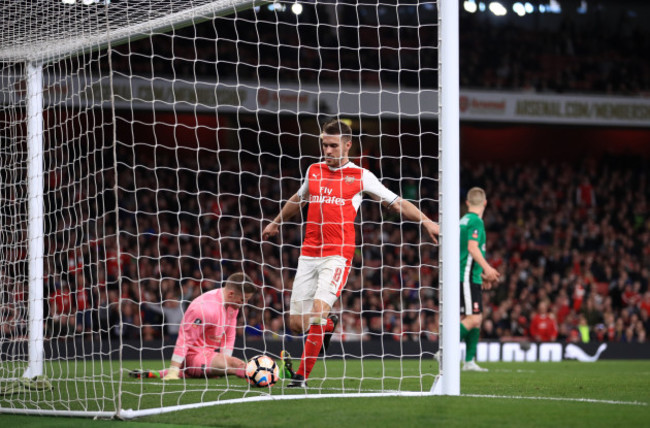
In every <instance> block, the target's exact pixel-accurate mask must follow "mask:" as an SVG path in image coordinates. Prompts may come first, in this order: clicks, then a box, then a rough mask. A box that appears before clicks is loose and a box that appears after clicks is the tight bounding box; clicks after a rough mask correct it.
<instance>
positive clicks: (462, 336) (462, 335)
mask: <svg viewBox="0 0 650 428" xmlns="http://www.w3.org/2000/svg"><path fill="white" fill-rule="evenodd" d="M467 333H469V330H467V327H465V324H463V323H460V341H461V342H462V341H464V340H465V338H466V337H467Z"/></svg>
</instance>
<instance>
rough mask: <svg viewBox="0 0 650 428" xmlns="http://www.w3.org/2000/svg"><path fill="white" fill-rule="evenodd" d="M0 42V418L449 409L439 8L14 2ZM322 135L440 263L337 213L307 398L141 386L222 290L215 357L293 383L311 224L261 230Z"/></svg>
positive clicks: (445, 124) (359, 202)
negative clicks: (269, 406)
mask: <svg viewBox="0 0 650 428" xmlns="http://www.w3.org/2000/svg"><path fill="white" fill-rule="evenodd" d="M0 27H1V31H0V103H1V107H2V108H1V109H0V121H1V122H2V129H3V131H2V134H1V135H0V164H1V170H0V281H1V284H2V287H1V289H0V290H1V293H0V346H1V347H2V353H1V359H0V412H11V413H34V414H61V415H68V416H88V417H101V418H113V417H117V418H133V417H138V416H144V415H150V414H157V413H162V412H168V411H173V410H179V409H187V408H193V407H198V406H209V405H215V404H222V403H235V402H245V401H251V400H282V399H300V398H305V397H310V398H312V397H331V396H338V397H341V396H360V395H366V396H375V395H376V396H382V395H402V396H415V395H436V394H449V395H457V394H459V392H460V387H459V383H460V382H459V379H460V376H459V367H458V364H457V363H458V360H459V358H458V355H459V336H458V335H459V332H458V329H459V328H458V325H459V315H458V307H459V305H458V298H459V296H458V291H457V290H458V288H457V287H458V286H457V284H458V282H459V280H458V278H459V273H458V272H457V269H458V263H457V260H458V254H459V249H458V218H459V206H458V205H459V204H458V201H459V198H458V195H459V191H458V174H459V166H458V163H459V160H458V139H459V135H458V41H457V32H458V3H457V2H451V1H447V0H439V1H438V2H417V1H412V0H382V1H380V2H371V1H367V2H366V1H362V2H358V1H351V0H350V1H348V0H315V1H312V0H305V1H295V2H294V1H291V2H284V1H281V2H280V1H279V2H250V1H237V0H221V1H208V0H192V1H169V0H122V1H116V0H113V1H111V0H44V1H38V2H33V1H26V0H25V1H22V0H18V1H11V2H3V4H2V6H0ZM331 119H338V120H339V121H340V122H341V123H344V124H345V125H347V126H349V128H350V129H351V132H352V144H351V147H350V151H349V160H350V162H351V164H350V165H352V166H354V168H357V167H359V168H365V169H366V170H367V171H368V172H369V173H370V174H372V175H374V176H376V177H377V179H378V183H379V185H383V186H385V187H386V188H387V189H388V190H389V191H391V192H393V193H395V194H396V195H399V196H400V197H401V198H402V199H403V200H405V201H409V202H410V203H412V204H413V206H415V207H416V208H417V209H419V210H420V211H421V212H422V213H424V214H425V215H426V216H428V217H429V218H431V219H433V220H435V221H437V222H439V223H440V226H441V231H440V236H439V237H438V238H437V242H434V240H433V239H432V238H431V237H430V236H429V235H428V234H427V232H426V229H425V228H424V227H423V224H422V221H417V220H413V219H410V218H408V216H407V215H405V214H404V212H400V211H399V210H395V209H393V207H391V206H390V204H388V203H385V201H384V203H382V201H378V200H375V199H374V198H373V197H370V196H369V195H367V194H366V195H365V196H364V193H363V192H362V193H360V194H358V195H357V196H354V198H352V196H350V197H349V199H354V202H350V203H351V204H353V205H354V207H355V209H358V211H356V213H355V214H354V215H355V216H353V218H354V221H353V227H354V229H355V233H356V235H355V236H356V239H355V240H354V252H353V255H351V256H350V257H349V261H348V262H349V275H348V277H347V281H344V287H343V289H342V291H341V292H340V294H339V295H337V297H336V300H335V302H334V304H333V305H332V308H331V314H333V315H335V316H336V317H337V323H336V325H335V328H334V331H333V332H332V335H331V342H330V343H329V346H328V347H327V348H326V349H324V350H323V352H322V353H321V355H320V356H319V358H318V360H317V361H316V363H315V365H314V368H313V371H312V372H311V374H310V376H309V379H308V384H307V385H308V386H306V387H303V388H287V387H286V386H287V385H288V383H289V382H290V379H280V380H279V381H278V382H277V383H276V384H275V385H274V386H273V387H271V388H257V387H254V386H252V385H251V384H250V383H247V382H246V381H245V380H244V379H240V378H238V377H236V376H224V377H210V376H200V375H193V377H191V376H190V375H189V372H188V371H186V372H185V374H186V376H181V379H179V380H163V379H161V378H160V376H164V374H165V372H164V371H163V372H162V373H161V372H160V370H164V369H166V368H169V366H170V363H171V361H172V353H173V351H174V347H175V345H176V341H177V339H178V337H179V332H180V334H181V335H182V326H183V321H182V320H183V316H184V314H185V313H186V312H187V309H188V307H189V305H190V304H191V302H193V301H195V300H196V299H197V298H198V297H199V296H201V295H204V294H205V293H209V292H211V291H212V290H216V289H220V288H221V286H222V284H223V282H224V280H225V279H226V278H228V276H230V275H231V274H233V273H236V272H244V273H246V274H247V275H248V276H249V277H250V278H251V280H252V281H253V282H254V283H255V284H256V285H257V289H258V292H257V293H255V294H254V295H253V297H252V298H251V299H250V300H249V301H248V302H247V303H246V304H245V305H244V306H243V307H242V308H241V309H240V310H239V314H238V316H237V321H236V325H233V326H230V327H234V328H233V329H231V330H232V331H234V332H235V341H234V345H233V350H232V355H233V356H234V357H237V358H239V359H241V360H244V361H247V360H250V359H251V358H253V357H254V356H256V355H260V354H264V355H267V356H270V357H271V358H273V359H275V360H276V361H278V360H279V359H280V355H281V354H284V355H290V356H291V358H292V361H293V365H294V369H297V367H298V366H299V365H300V363H301V355H302V352H303V349H304V348H305V345H306V343H305V341H306V338H307V335H306V334H303V333H302V332H297V331H295V329H294V330H292V329H291V326H290V323H289V319H290V308H291V293H292V289H293V285H294V279H295V276H296V268H297V265H298V258H299V257H300V255H301V251H302V249H303V239H304V234H305V230H306V228H307V226H308V223H309V222H310V221H312V219H311V218H308V217H309V216H308V212H307V207H303V208H301V209H298V210H297V215H296V216H294V217H292V218H290V219H287V220H286V221H283V222H282V225H281V226H280V227H279V229H278V234H277V235H276V236H274V237H273V238H271V239H264V238H263V236H262V231H263V230H264V228H265V227H266V226H267V225H268V224H269V223H270V222H271V221H272V220H273V219H274V217H275V216H276V215H277V214H278V213H279V212H280V211H281V209H282V207H283V206H285V205H286V204H287V203H288V201H290V200H291V198H292V197H293V196H294V195H295V194H296V193H297V192H298V191H299V189H300V188H301V186H302V185H303V183H305V182H306V181H308V180H309V177H308V175H307V174H308V170H309V167H310V165H312V164H318V163H320V162H323V155H324V152H323V151H324V147H323V146H322V145H321V143H322V140H321V136H322V133H323V130H322V126H323V123H324V122H326V121H328V120H331ZM350 165H348V166H350ZM364 174H366V173H364ZM355 177H356V176H355V175H354V174H351V175H346V174H345V173H343V174H342V175H341V179H340V180H339V181H340V182H341V183H343V182H345V184H346V185H349V186H350V187H354V185H353V184H354V182H355V180H356V179H357V178H355ZM364 177H365V175H364ZM364 180H365V179H364ZM363 183H366V181H364V182H363ZM341 186H343V184H341ZM341 188H342V187H341ZM346 188H347V187H346ZM365 190H368V189H365V188H363V186H361V187H359V191H365ZM345 197H347V196H342V198H343V199H345ZM361 197H363V199H361ZM323 198H325V199H323ZM323 201H325V202H323ZM341 201H342V202H340V205H341V206H343V205H344V204H345V201H343V200H341ZM304 202H308V201H304ZM321 202H322V203H330V202H331V203H332V204H333V205H336V204H338V203H339V199H337V198H336V197H333V196H331V195H330V196H327V195H325V196H323V197H322V198H321V200H319V203H321ZM336 227H338V226H336V225H335V226H334V228H336ZM324 239H325V240H327V239H328V238H324ZM351 254H352V253H351ZM443 279H444V281H443ZM206 331H207V330H206ZM205 334H208V333H205ZM228 334H230V333H228ZM204 339H205V340H206V341H209V340H212V339H214V338H204ZM217 339H218V338H217ZM217 339H215V340H217ZM439 350H441V353H440V354H439V355H440V356H439V358H437V359H436V358H435V353H436V352H438V351H439ZM447 361H449V362H450V363H449V364H445V362H447ZM134 370H144V371H145V372H146V373H150V374H151V376H150V377H149V376H148V375H147V376H142V377H141V378H136V377H132V376H129V373H131V372H132V371H134ZM148 371H150V372H148ZM182 374H183V372H182Z"/></svg>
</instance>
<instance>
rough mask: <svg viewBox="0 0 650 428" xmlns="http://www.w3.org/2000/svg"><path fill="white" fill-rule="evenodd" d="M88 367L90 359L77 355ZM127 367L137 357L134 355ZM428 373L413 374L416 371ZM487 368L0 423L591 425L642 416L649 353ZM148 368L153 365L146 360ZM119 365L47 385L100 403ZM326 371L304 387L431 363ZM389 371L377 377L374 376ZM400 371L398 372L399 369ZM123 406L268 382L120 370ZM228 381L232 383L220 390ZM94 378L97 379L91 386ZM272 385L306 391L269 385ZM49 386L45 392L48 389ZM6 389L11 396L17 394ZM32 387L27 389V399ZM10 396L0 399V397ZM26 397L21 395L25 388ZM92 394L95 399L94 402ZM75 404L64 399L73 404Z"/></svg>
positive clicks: (353, 365)
mask: <svg viewBox="0 0 650 428" xmlns="http://www.w3.org/2000/svg"><path fill="white" fill-rule="evenodd" d="M77 364H80V365H82V366H84V367H83V369H81V368H80V369H78V373H83V372H84V370H86V371H87V372H92V371H93V370H95V369H96V367H95V366H92V365H91V366H88V365H87V364H84V363H77ZM125 364H128V367H129V368H135V367H137V365H136V364H134V363H132V362H128V363H125ZM420 366H421V369H422V372H423V373H427V375H425V376H424V377H422V378H420V377H419V376H418V375H417V374H418V373H419V371H420ZM485 366H486V367H487V368H489V369H490V372H488V373H462V377H461V392H462V396H460V397H381V398H370V397H365V398H364V397H361V398H324V399H315V400H312V399H308V400H300V401H298V400H273V401H271V400H269V401H262V402H251V403H243V404H227V405H220V406H212V407H206V408H200V409H193V410H185V411H179V412H173V413H168V414H163V415H157V416H148V417H144V418H139V419H135V420H134V421H132V422H129V423H123V422H111V421H91V420H84V419H69V418H63V419H61V418H59V419H57V418H51V417H46V418H43V417H30V416H9V415H3V416H0V419H2V420H3V421H5V420H6V421H7V422H6V424H7V425H20V426H21V428H22V427H23V426H30V424H33V426H53V427H54V426H63V423H65V424H66V426H70V425H71V421H72V424H73V425H79V426H82V425H83V426H87V425H91V426H98V427H101V426H109V425H111V426H112V424H114V423H115V424H117V423H119V424H120V425H119V426H129V427H131V426H133V427H138V428H146V427H150V426H156V427H169V426H172V425H174V424H175V425H183V426H224V427H248V426H250V427H274V426H283V427H286V426H291V427H294V426H295V427H298V426H310V427H328V428H331V427H341V426H369V427H373V428H378V427H392V426H401V427H411V426H414V427H415V426H418V427H419V426H434V425H435V426H442V424H444V425H445V426H464V427H466V426H469V425H471V426H490V427H494V426H495V425H496V426H500V427H502V426H512V427H515V426H516V427H521V426H536V427H559V426H563V427H564V426H572V427H573V426H576V427H582V426H584V427H594V426H635V425H636V426H645V425H647V423H648V420H650V419H649V418H650V406H649V404H650V387H648V385H650V361H599V362H596V363H578V362H563V363H486V364H485ZM153 368H155V366H154V367H153ZM118 369H119V366H117V365H116V364H113V366H112V372H113V373H112V374H111V375H107V376H106V377H105V378H104V380H103V381H101V382H94V383H91V385H92V387H89V386H87V385H86V386H85V387H81V386H79V383H78V384H77V386H75V385H74V384H71V383H68V382H58V383H57V382H55V391H57V390H58V391H65V392H66V394H68V395H66V396H67V397H81V395H82V394H83V391H86V392H91V393H93V394H94V396H93V397H94V398H93V399H91V400H90V402H89V403H88V405H87V407H88V408H89V409H92V408H93V407H95V408H98V407H99V404H98V403H102V402H104V403H105V402H106V401H105V400H104V399H103V398H102V396H101V394H99V393H98V392H99V391H103V392H102V393H108V392H109V391H111V390H112V389H113V388H116V387H117V383H116V381H117V380H118V379H119V376H120V373H119V370H118ZM325 372H327V380H317V379H314V380H312V381H311V382H310V389H309V390H308V394H310V395H313V396H317V395H318V394H319V393H327V394H336V393H340V392H341V391H343V390H345V392H354V391H359V392H372V391H376V390H380V389H388V390H396V389H400V390H407V391H428V390H429V389H430V388H431V384H432V382H433V375H434V374H435V373H436V372H437V364H436V363H434V362H430V361H422V362H420V361H416V360H407V361H402V362H401V363H400V361H397V360H384V361H383V362H382V361H381V360H368V361H365V362H364V363H363V365H362V364H361V363H360V362H359V361H353V362H350V361H348V362H343V361H341V360H329V361H327V363H326V364H323V363H322V362H319V363H318V365H317V369H316V371H315V373H314V376H315V377H322V376H323V375H324V374H325ZM382 375H383V376H386V377H387V378H386V379H384V380H383V381H382V380H380V377H381V376H382ZM400 376H401V379H399V377H400ZM122 379H123V380H124V383H123V385H122V390H123V392H124V393H123V396H122V408H125V409H128V408H133V409H136V408H152V407H159V406H160V405H161V404H164V405H175V404H189V403H195V402H200V401H217V400H224V399H229V398H239V397H242V396H259V395H260V393H262V392H264V393H266V392H267V390H258V389H250V388H248V387H247V386H246V384H245V383H244V382H243V381H241V380H240V379H230V380H229V381H228V380H224V379H219V380H214V379H212V380H208V381H206V380H189V381H186V382H183V381H181V382H176V383H173V384H172V383H165V384H163V383H162V382H160V381H156V380H154V381H151V380H143V381H136V380H133V379H130V378H126V377H123V378H122ZM228 382H229V384H230V385H231V387H232V389H233V390H232V391H228V392H226V391H224V387H225V386H227V385H228ZM100 385H101V386H102V388H99V386H100ZM271 392H272V393H273V394H274V395H287V394H304V391H303V390H300V391H294V390H287V389H285V388H282V387H281V385H276V386H275V387H273V388H272V389H271ZM49 394H51V393H49ZM16 398H18V396H13V397H11V399H16ZM36 398H39V397H36V396H33V397H31V398H30V400H32V401H35V399H36ZM40 398H42V399H43V401H44V402H46V403H50V404H51V405H52V406H54V407H58V406H60V403H56V402H55V400H53V397H48V396H47V394H42V393H41V397H40ZM11 399H10V400H7V399H2V400H0V405H1V406H2V407H8V406H10V405H11V403H10V401H11ZM23 399H24V398H23ZM93 403H95V404H93ZM78 406H79V405H75V406H70V407H71V408H76V407H78Z"/></svg>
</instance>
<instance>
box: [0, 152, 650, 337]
mask: <svg viewBox="0 0 650 428" xmlns="http://www.w3.org/2000/svg"><path fill="white" fill-rule="evenodd" d="M145 157H147V156H145ZM252 159H254V157H251V161H250V162H249V161H247V160H246V158H245V157H242V158H241V159H240V160H239V161H242V162H241V163H240V162H239V161H238V160H237V159H236V158H234V157H232V156H223V157H222V158H220V160H219V162H215V163H214V164H213V165H211V167H209V168H203V169H202V171H201V172H200V173H196V172H194V171H192V169H191V168H177V169H176V170H175V171H174V173H173V174H169V173H166V172H165V171H168V170H165V169H160V166H161V164H160V163H161V162H163V161H162V160H161V159H160V158H158V160H157V162H159V164H158V167H159V169H158V170H157V171H152V170H151V169H149V167H152V166H153V163H152V161H151V162H149V163H147V162H145V163H144V164H142V165H140V166H139V167H137V168H133V169H131V168H123V169H120V171H119V173H118V183H119V188H120V189H121V190H120V192H121V196H120V198H119V207H120V209H119V216H120V222H119V223H120V229H121V230H120V233H119V239H117V240H116V231H115V230H114V229H111V228H110V226H106V227H105V228H104V232H105V234H104V235H103V236H95V237H93V239H92V240H90V241H88V242H82V243H81V245H69V248H68V250H67V251H60V252H59V253H58V255H57V257H56V258H51V259H50V263H48V264H47V267H46V276H45V278H46V287H47V289H46V296H48V303H49V304H48V305H46V319H47V320H48V333H47V336H48V337H52V338H56V337H63V336H65V335H70V334H78V335H80V336H84V335H87V336H88V335H94V334H103V335H107V334H108V335H110V336H112V337H119V336H121V337H123V338H125V339H142V340H145V341H146V340H155V339H161V338H163V339H164V340H165V343H168V344H169V343H173V342H174V340H175V337H176V335H177V333H178V323H179V321H180V318H181V317H182V313H183V310H184V308H185V307H186V306H187V305H188V304H189V302H190V301H191V300H192V299H193V298H195V297H196V296H197V295H199V294H200V293H202V292H205V291H208V290H211V289H214V288H215V287H219V286H220V284H221V280H222V279H223V278H224V277H226V276H227V275H229V274H230V273H233V272H235V271H239V270H244V271H246V272H247V273H248V274H249V275H250V276H251V277H252V278H253V280H254V281H255V282H256V283H257V284H259V285H260V286H261V287H262V288H261V292H260V293H258V295H257V296H255V297H254V298H253V300H252V301H251V302H250V306H249V307H248V308H247V309H246V310H245V311H244V314H245V316H244V317H243V318H242V320H241V325H240V327H241V328H240V334H246V335H247V336H248V337H249V338H255V337H257V336H265V337H266V338H268V339H281V338H285V339H287V340H292V338H293V336H290V332H289V331H287V330H286V328H285V326H286V325H287V323H286V317H287V313H288V307H289V306H288V305H289V295H290V290H291V286H292V280H293V275H294V274H295V268H296V266H297V257H298V255H299V251H300V243H301V232H302V229H301V227H300V223H301V221H302V220H301V219H300V218H296V219H295V222H293V223H292V224H289V225H286V226H284V227H283V233H282V237H281V239H278V240H276V241H273V242H266V243H261V242H260V231H261V228H262V227H263V226H264V225H265V222H266V221H268V220H269V219H270V218H272V217H273V216H274V215H275V214H276V213H277V212H278V210H279V209H280V206H281V201H284V200H286V199H288V198H289V197H290V196H291V195H292V194H293V192H295V190H296V189H297V188H298V186H299V180H300V177H301V171H304V170H305V167H304V166H303V165H300V164H299V163H298V161H296V162H295V163H294V164H293V165H288V166H287V167H286V168H283V170H282V171H280V170H279V168H278V163H277V162H264V163H262V162H257V161H253V160H252ZM168 160H169V161H172V159H168ZM363 162H364V164H365V165H367V166H369V167H370V169H372V170H374V171H376V172H377V173H378V175H379V176H380V177H381V178H382V180H383V181H384V182H385V183H386V184H387V185H388V186H389V187H392V188H393V190H395V191H398V192H400V193H401V194H402V195H404V196H405V197H407V198H411V199H413V200H415V201H418V200H422V201H423V204H422V208H423V211H425V212H428V213H431V214H432V216H434V217H435V211H436V210H437V207H436V204H435V203H434V202H433V194H429V193H427V191H426V188H427V187H428V188H431V190H430V191H431V192H433V191H434V190H433V187H434V185H433V184H431V183H429V184H431V185H428V186H422V187H420V188H419V189H422V190H418V187H417V186H414V185H413V183H414V181H413V180H410V179H408V178H407V177H415V176H419V175H420V173H421V174H422V175H423V176H425V177H426V176H430V174H431V173H432V172H431V171H430V170H429V166H430V165H426V164H423V165H421V164H420V163H419V162H418V161H417V160H408V159H404V160H403V161H402V162H401V167H400V163H398V162H384V161H378V160H376V159H372V158H365V159H364V161H363ZM163 163H164V162H163ZM303 163H304V162H303ZM420 168H423V169H420ZM647 170H648V168H647V161H642V160H638V159H637V160H629V159H625V160H621V159H617V158H607V157H603V158H602V159H598V160H595V159H592V160H587V161H585V162H582V163H581V164H580V165H575V164H571V163H567V162H550V161H549V162H544V163H536V164H532V163H530V164H518V165H507V166H506V165H501V164H498V163H484V164H464V165H463V168H462V173H461V175H462V187H463V189H468V188H470V187H472V186H474V185H481V186H483V187H484V188H485V189H486V191H487V194H488V201H489V205H488V209H487V210H486V214H485V217H484V220H485V224H486V230H487V232H488V249H487V253H488V258H489V261H490V263H491V264H493V265H494V266H496V267H497V268H498V269H499V270H500V271H501V273H502V281H501V282H500V283H499V284H498V285H497V286H496V287H494V288H493V290H491V291H489V292H485V293H484V319H485V322H484V325H483V331H482V337H483V338H484V339H489V340H502V341H507V340H531V341H549V340H550V341H554V340H558V341H564V342H566V341H569V342H603V341H616V342H641V343H643V342H647V341H648V339H647V333H648V331H650V316H649V315H650V288H649V287H648V284H649V281H650V216H649V215H648V184H649V177H648V173H647ZM405 171H407V172H406V173H405ZM400 176H401V177H402V179H401V180H400V179H399V177H400ZM107 182H110V180H108V181H107ZM420 191H421V192H422V193H419V192H420ZM111 192H112V191H109V192H106V193H107V194H106V195H104V196H102V197H101V198H100V199H102V200H103V202H102V203H107V202H108V203H109V204H110V201H109V200H108V198H110V194H111ZM100 205H101V204H98V205H97V206H100ZM108 206H110V205H108ZM362 207H363V208H362V210H361V212H360V215H359V217H358V219H357V220H358V222H359V232H358V242H359V249H358V251H357V253H356V256H355V260H354V263H353V269H352V271H351V274H350V278H349V281H348V284H347V287H346V289H345V291H344V293H343V294H342V296H341V299H340V301H339V303H337V304H336V305H335V307H334V311H335V312H337V313H339V314H340V315H341V319H342V322H341V323H340V326H339V328H338V331H337V332H336V338H337V339H339V340H373V339H378V338H383V339H384V340H437V338H438V336H437V332H438V312H437V309H438V304H439V302H438V292H437V281H438V269H437V247H436V246H434V245H433V244H432V243H430V242H426V240H425V241H421V239H422V238H421V235H420V231H419V228H418V227H417V226H415V225H413V224H408V223H407V224H403V225H402V226H400V221H399V219H396V218H392V217H390V215H389V214H388V212H387V211H386V210H384V209H382V208H381V207H380V206H379V205H378V204H377V203H376V202H373V201H366V202H364V204H362ZM91 215H92V213H91ZM106 215H110V213H107V214H106ZM110 223H111V221H110V220H107V221H106V224H107V225H108V224H110ZM90 230H91V231H92V229H90ZM73 235H74V234H72V233H69V234H63V235H62V234H61V233H57V234H54V235H53V236H58V239H62V237H67V239H72V238H70V237H72V236H73ZM50 239H55V238H50ZM75 239H76V238H75ZM118 243H119V245H118ZM421 243H423V245H420V244H421ZM49 245H53V244H52V243H49ZM58 245H59V247H60V248H64V249H65V247H66V243H65V242H63V243H61V242H60V243H59V244H58ZM118 247H119V252H118ZM120 277H121V281H119V279H120ZM5 297H6V296H5ZM6 307H7V306H5V308H6ZM5 319H9V318H5ZM8 325H11V323H5V324H4V325H3V329H4V333H3V334H4V335H5V337H8V336H11V335H12V334H18V335H20V334H21V331H19V330H15V331H13V333H12V332H11V331H8V328H9V327H8ZM22 332H24V330H23V331H22Z"/></svg>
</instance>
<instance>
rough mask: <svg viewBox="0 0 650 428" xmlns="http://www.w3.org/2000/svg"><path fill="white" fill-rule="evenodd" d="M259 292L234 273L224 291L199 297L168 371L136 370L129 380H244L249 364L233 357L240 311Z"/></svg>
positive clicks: (190, 309) (185, 319) (188, 314)
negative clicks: (231, 376)
mask: <svg viewBox="0 0 650 428" xmlns="http://www.w3.org/2000/svg"><path fill="white" fill-rule="evenodd" d="M256 291H257V286H256V285H255V284H253V282H252V281H251V279H250V278H249V277H248V275H246V274H244V273H235V274H232V275H230V276H229V277H228V279H226V281H225V283H224V285H223V287H222V288H220V289H217V290H212V291H209V292H207V293H205V294H203V295H201V296H199V297H197V298H196V299H195V300H194V301H193V302H192V303H191V304H190V306H189V307H188V308H187V311H186V312H185V315H184V316H183V321H182V322H181V328H180V331H179V332H178V339H177V340H176V346H175V347H174V354H173V356H172V361H171V364H170V366H169V368H168V369H165V370H134V371H131V372H129V376H131V377H136V378H142V377H144V378H162V379H163V380H176V379H180V378H181V377H189V378H199V377H200V378H203V377H214V376H225V375H235V376H237V377H240V378H242V379H245V378H246V373H245V368H246V363H245V362H244V361H242V360H240V359H239V358H236V357H233V356H232V351H233V348H234V345H235V334H236V333H235V328H236V326H237V315H238V314H239V309H240V308H241V306H242V305H243V304H245V303H246V302H247V301H248V300H249V299H250V298H251V297H252V295H253V294H254V293H255V292H256ZM288 361H290V360H288ZM289 368H290V367H289ZM282 371H284V370H282Z"/></svg>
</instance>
